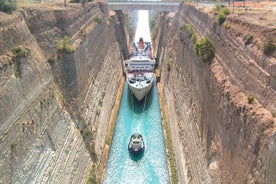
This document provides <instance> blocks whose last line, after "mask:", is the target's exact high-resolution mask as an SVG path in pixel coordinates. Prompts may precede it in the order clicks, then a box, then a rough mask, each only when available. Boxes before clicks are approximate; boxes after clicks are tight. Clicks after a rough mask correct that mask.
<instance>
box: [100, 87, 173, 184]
mask: <svg viewBox="0 0 276 184" xmlns="http://www.w3.org/2000/svg"><path fill="white" fill-rule="evenodd" d="M135 132H137V133H141V134H142V135H143V138H144V141H145V144H146V149H145V152H144V154H143V156H142V157H141V158H138V159H134V158H133V157H132V156H131V155H130V154H129V152H128V149H127V146H128V142H129V138H130V136H131V135H132V134H133V133H135ZM104 183H105V184H108V183H112V184H114V183H116V184H117V183H124V184H125V183H136V184H142V183H143V184H145V183H154V184H157V183H162V184H165V183H169V177H168V171H167V163H166V156H165V147H164V139H163V132H162V126H161V117H160V109H159V101H158V92H157V87H156V84H154V85H153V88H152V90H151V91H150V93H149V94H148V97H147V100H146V102H145V101H142V102H140V103H138V102H137V101H136V100H135V99H134V97H133V96H132V94H131V92H130V90H129V89H128V86H127V83H125V86H124V91H123V96H122V99H121V104H120V110H119V113H118V117H117V122H116V128H115V132H114V137H113V140H112V145H111V150H110V153H109V158H108V162H107V168H106V173H105V177H104Z"/></svg>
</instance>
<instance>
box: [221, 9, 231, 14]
mask: <svg viewBox="0 0 276 184" xmlns="http://www.w3.org/2000/svg"><path fill="white" fill-rule="evenodd" d="M221 12H223V13H224V15H230V13H231V11H230V10H229V8H227V7H223V8H222V9H221Z"/></svg>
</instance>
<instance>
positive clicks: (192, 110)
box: [158, 5, 275, 183]
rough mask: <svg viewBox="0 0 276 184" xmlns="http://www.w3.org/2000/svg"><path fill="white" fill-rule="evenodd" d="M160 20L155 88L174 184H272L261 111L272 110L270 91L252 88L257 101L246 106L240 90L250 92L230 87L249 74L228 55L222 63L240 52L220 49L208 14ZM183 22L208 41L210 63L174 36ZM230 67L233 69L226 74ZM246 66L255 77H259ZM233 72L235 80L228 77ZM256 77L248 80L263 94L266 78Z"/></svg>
mask: <svg viewBox="0 0 276 184" xmlns="http://www.w3.org/2000/svg"><path fill="white" fill-rule="evenodd" d="M164 17H165V18H164V19H163V21H162V28H163V29H162V28H161V34H160V35H161V38H160V39H161V42H160V43H161V44H160V45H159V50H158V52H159V53H160V54H159V58H160V63H161V84H162V86H163V89H164V95H165V99H166V103H167V104H166V107H167V113H168V114H169V115H168V120H169V122H170V125H171V131H172V135H173V140H174V141H173V144H174V149H175V154H176V160H177V163H178V166H177V167H178V171H179V178H180V183H220V182H222V183H256V182H259V183H271V182H272V183H273V181H275V176H274V175H273V173H274V172H275V164H273V163H275V146H273V144H274V142H275V118H274V119H273V117H272V114H271V113H270V112H269V111H268V110H267V109H266V108H265V107H267V108H270V107H273V105H275V104H273V103H275V102H274V101H273V100H272V101H271V99H274V98H275V91H274V90H273V89H271V87H268V89H267V90H266V92H264V93H261V92H260V91H262V90H263V88H262V87H261V86H258V87H257V86H256V85H255V84H254V85H253V87H256V88H254V95H255V94H256V96H255V101H254V103H253V104H248V101H247V95H248V93H247V91H246V90H245V89H250V90H253V89H251V88H252V86H250V84H249V83H250V82H248V81H244V82H243V80H241V81H240V83H241V84H240V85H238V84H237V83H236V81H237V78H239V79H240V78H242V77H241V76H240V77H239V75H241V74H242V75H243V76H244V79H248V80H249V81H250V80H252V79H251V78H250V77H252V76H253V75H254V74H253V75H252V73H250V74H248V75H245V74H247V73H246V72H242V71H246V69H245V68H244V65H242V64H241V63H244V62H246V60H243V59H240V58H238V57H233V56H234V53H232V60H231V61H229V60H228V59H229V58H230V55H231V53H229V52H230V51H229V50H231V49H233V50H239V47H235V45H230V46H229V47H228V46H227V45H225V40H224V37H227V36H225V35H224V37H221V34H222V33H221V34H218V32H217V31H218V29H223V28H219V27H215V29H213V28H214V27H213V25H215V26H218V25H216V24H214V20H213V19H212V18H208V15H207V14H204V13H202V12H200V11H199V10H197V9H195V8H194V7H191V6H188V5H185V6H183V7H182V9H181V10H180V11H179V12H178V14H176V15H175V17H177V19H174V16H173V14H167V15H164ZM183 22H185V23H188V24H189V25H192V26H193V27H194V29H195V30H196V32H197V33H198V34H199V35H203V36H207V37H209V38H211V39H212V40H213V41H214V43H215V45H216V58H215V59H214V61H212V62H209V63H208V62H207V63H204V62H202V61H200V60H199V59H198V58H197V56H196V54H195V52H194V43H193V41H192V40H191V38H190V36H189V33H186V32H185V31H180V28H181V25H182V23H183ZM199 26H200V27H199ZM223 34H227V33H226V32H223ZM228 36H229V35H228ZM223 44H224V45H223ZM222 45H223V46H222ZM240 52H241V53H239V54H240V55H243V54H244V55H246V56H247V57H249V56H248V55H247V54H246V53H242V51H240ZM228 54H229V55H228ZM251 59H253V58H251ZM253 61H254V60H252V61H251V62H253ZM228 62H231V65H233V66H231V67H230V66H229V67H227V66H228V65H227V63H228ZM235 63H236V64H235ZM238 63H240V65H239V64H238ZM250 66H251V67H250V70H252V71H253V73H254V71H258V69H259V68H258V67H256V68H254V67H253V65H250ZM254 66H255V65H254ZM237 71H240V72H241V73H239V75H236V74H233V73H234V72H237ZM262 72H263V70H259V71H258V72H257V73H258V74H259V75H254V77H257V78H255V79H257V80H256V82H257V83H259V82H260V84H261V83H262V84H265V85H266V86H269V80H267V79H268V78H269V75H268V73H266V72H265V73H262ZM262 95H264V96H262ZM269 95H270V97H269V98H266V97H267V96H269ZM259 98H260V99H259Z"/></svg>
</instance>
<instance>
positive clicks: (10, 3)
mask: <svg viewBox="0 0 276 184" xmlns="http://www.w3.org/2000/svg"><path fill="white" fill-rule="evenodd" d="M16 8H17V3H16V0H0V11H2V12H6V13H11V12H12V11H13V10H15V9H16Z"/></svg>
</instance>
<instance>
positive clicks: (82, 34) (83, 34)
mask: <svg viewBox="0 0 276 184" xmlns="http://www.w3.org/2000/svg"><path fill="white" fill-rule="evenodd" d="M80 36H81V37H82V38H86V29H85V28H82V29H81V30H80Z"/></svg>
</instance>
